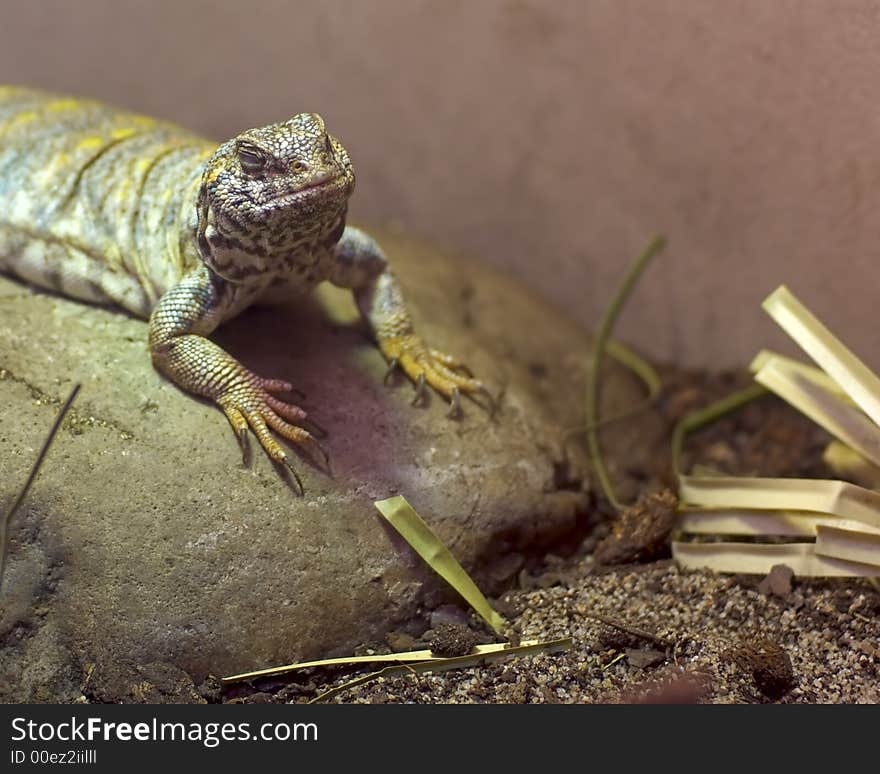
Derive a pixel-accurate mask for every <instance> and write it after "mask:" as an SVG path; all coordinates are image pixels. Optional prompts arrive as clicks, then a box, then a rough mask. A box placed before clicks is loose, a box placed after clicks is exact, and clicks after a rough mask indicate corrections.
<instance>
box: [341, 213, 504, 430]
mask: <svg viewBox="0 0 880 774" xmlns="http://www.w3.org/2000/svg"><path fill="white" fill-rule="evenodd" d="M334 258H335V261H334V265H333V270H332V273H331V276H330V281H331V282H332V283H333V284H334V285H339V286H340V287H346V288H351V289H352V290H353V291H354V297H355V301H356V302H357V305H358V308H359V309H360V312H361V315H362V316H363V318H364V319H365V320H366V322H367V324H368V325H369V326H370V329H371V331H372V332H373V335H374V336H375V339H376V343H377V344H378V346H379V350H380V351H381V352H382V354H383V355H384V356H385V359H386V360H387V361H388V363H389V365H390V367H389V373H390V372H391V370H393V369H394V368H398V367H399V368H401V369H402V370H403V372H404V373H405V374H406V375H407V376H408V377H409V378H410V379H411V380H412V381H413V383H414V384H415V385H416V396H415V399H414V400H413V403H416V402H418V401H419V400H420V399H421V397H422V395H423V393H424V391H425V388H426V386H430V387H433V388H434V389H435V390H437V392H439V393H440V394H441V395H443V396H444V397H445V398H446V399H447V400H448V401H449V403H450V408H449V414H450V415H454V414H457V413H458V411H459V408H460V403H461V395H462V394H466V395H475V394H477V393H480V394H482V395H484V396H485V397H486V399H487V400H488V401H489V402H490V408H491V409H492V410H494V407H495V401H494V398H493V397H492V395H491V393H490V392H489V390H488V389H487V388H486V386H485V385H484V384H483V383H482V382H480V381H478V380H477V379H474V378H473V376H472V375H471V374H470V371H469V370H468V369H467V368H466V367H465V366H464V365H463V364H462V363H461V362H460V361H459V360H457V359H456V358H454V357H452V356H451V355H448V354H446V353H444V352H440V351H439V350H436V349H432V348H430V347H428V346H427V345H426V344H425V342H424V341H423V340H422V338H421V337H420V336H418V335H417V334H416V333H415V331H414V329H413V324H412V320H411V319H410V315H409V312H408V311H407V309H406V304H405V303H404V300H403V292H402V290H401V287H400V283H399V282H398V281H397V278H396V277H395V276H394V274H393V273H392V271H391V270H390V269H389V267H388V263H387V261H386V260H385V255H384V253H383V252H382V249H381V248H380V247H379V245H378V244H377V243H376V241H375V240H374V239H373V238H372V237H370V236H368V235H367V234H365V233H364V232H363V231H361V230H360V229H357V228H354V227H351V226H348V227H346V229H345V231H344V232H343V234H342V238H341V239H340V240H339V242H338V243H337V245H336V247H335V250H334Z"/></svg>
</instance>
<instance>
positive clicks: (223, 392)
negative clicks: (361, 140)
mask: <svg viewBox="0 0 880 774" xmlns="http://www.w3.org/2000/svg"><path fill="white" fill-rule="evenodd" d="M354 184H355V177H354V171H353V167H352V162H351V158H350V157H349V154H348V152H347V151H346V150H345V148H344V147H343V146H342V144H341V143H340V142H339V140H338V139H337V138H336V137H334V136H333V135H331V134H329V133H328V132H327V130H326V128H325V125H324V121H323V119H322V118H321V117H320V116H319V115H318V114H317V113H298V114H296V115H293V116H292V117H291V118H289V119H287V120H284V121H280V122H278V123H273V124H269V125H267V126H262V127H259V128H254V129H248V130H245V131H242V132H241V133H239V134H238V135H236V136H235V137H233V138H232V139H230V140H228V141H226V142H224V143H222V144H220V145H218V144H217V143H216V142H212V141H210V140H208V139H205V138H203V137H201V136H199V135H197V134H195V133H191V132H189V131H187V130H185V129H183V128H181V127H179V126H177V125H175V124H173V123H170V122H166V121H162V120H159V119H154V118H150V117H147V116H143V115H139V114H136V113H132V112H127V111H124V110H121V109H117V108H114V107H111V106H109V105H106V104H104V103H101V102H98V101H95V100H90V99H80V98H74V97H68V96H64V95H59V94H53V93H49V92H44V91H41V90H37V89H32V88H26V87H19V86H0V272H3V273H4V274H8V275H11V276H12V277H14V278H17V279H19V280H21V281H24V282H26V283H30V284H33V285H36V286H39V287H42V288H44V289H48V290H50V291H54V292H57V293H60V294H62V295H64V296H68V297H71V298H75V299H78V300H81V301H86V302H90V303H95V304H102V305H110V306H114V307H118V308H120V309H122V310H125V311H126V312H128V313H130V314H132V315H134V316H136V317H139V318H142V319H145V320H148V321H149V323H148V346H149V350H150V354H151V357H152V362H153V364H154V365H155V367H156V368H157V369H158V370H159V371H160V372H161V373H163V374H164V375H165V376H166V377H167V378H168V379H170V380H171V381H172V382H173V383H175V384H176V385H177V386H178V387H180V388H181V389H183V390H184V391H187V392H190V393H193V394H195V395H198V396H201V397H203V398H206V399H208V400H209V401H213V402H214V403H215V404H217V405H218V406H219V407H220V409H222V411H223V413H224V414H225V415H226V418H227V419H228V420H229V423H230V425H231V426H232V428H233V430H234V431H235V433H236V435H237V437H238V440H239V443H240V444H241V446H242V451H243V453H244V454H245V455H246V453H247V452H246V449H247V440H248V437H249V434H250V433H251V432H252V433H253V434H254V435H255V436H256V438H257V440H258V442H259V444H260V445H261V447H262V448H263V449H264V450H265V452H266V453H267V454H268V456H269V457H270V458H271V459H272V460H273V461H274V462H275V463H278V464H280V465H283V466H285V467H286V468H287V469H289V470H290V472H291V473H292V474H293V476H294V477H295V479H296V481H297V483H298V485H299V488H300V490H301V491H302V482H301V480H300V478H299V476H298V475H297V473H296V470H295V469H294V466H293V464H292V460H291V456H290V454H289V453H288V451H287V450H286V449H285V447H284V446H283V445H282V444H281V443H279V440H278V438H276V435H277V436H281V437H282V438H284V439H287V440H288V441H290V442H292V443H293V444H295V445H298V446H299V447H301V448H302V449H303V450H305V451H307V452H309V453H311V452H319V453H320V454H321V455H322V456H323V458H324V461H325V463H329V457H328V455H327V453H326V452H325V451H324V449H323V447H322V446H321V444H320V443H319V441H318V440H317V438H316V436H318V437H320V435H321V432H320V429H319V428H318V427H317V425H316V424H315V423H313V422H311V420H308V419H307V415H306V412H305V411H304V410H303V409H302V408H301V407H299V406H298V405H296V404H295V403H292V402H290V401H288V400H284V399H282V397H280V396H283V395H284V393H290V392H293V386H292V384H290V383H289V382H287V381H285V380H283V379H274V378H265V377H263V376H260V375H258V374H256V373H254V372H252V371H251V370H249V369H248V368H246V367H245V366H244V365H243V364H242V363H241V362H239V361H238V360H237V359H235V358H234V357H233V356H232V355H230V354H229V353H227V352H226V351H225V350H223V349H222V348H221V347H220V346H218V345H217V344H216V343H214V342H213V341H212V340H211V339H210V338H209V337H210V335H211V334H212V333H213V332H214V331H215V330H216V329H217V328H218V326H220V325H221V324H222V323H224V322H227V321H228V320H230V319H232V318H234V317H235V316H237V315H238V314H240V313H241V312H242V311H243V310H244V309H246V308H247V307H248V306H250V305H251V304H253V303H255V302H258V301H260V302H263V301H268V302H273V301H274V302H277V301H278V300H280V299H287V298H295V297H297V296H301V295H302V294H305V293H307V292H308V291H310V290H311V289H313V288H314V287H315V286H316V285H318V284H319V283H321V282H324V281H329V282H330V283H332V284H334V285H336V286H339V287H342V288H347V289H350V290H351V291H352V293H353V294H354V300H355V302H356V304H357V307H358V309H359V311H360V315H361V317H362V318H363V320H364V321H365V322H366V325H367V327H368V328H369V330H370V331H371V333H372V336H373V338H374V340H375V342H376V344H377V345H378V348H379V350H380V352H381V354H382V355H383V356H384V357H385V359H386V360H387V362H388V364H389V371H388V373H391V372H392V371H393V370H394V369H396V368H399V369H401V370H402V371H403V372H404V373H405V374H406V376H407V377H408V378H409V379H410V380H411V381H412V382H413V383H414V384H415V388H416V392H415V398H414V400H413V403H416V402H417V401H418V400H419V399H420V398H421V397H422V396H423V395H424V393H425V391H426V390H427V388H428V387H431V388H433V389H434V390H436V391H437V392H438V393H440V394H441V395H442V396H444V397H445V398H446V399H447V400H448V401H449V404H450V409H449V412H450V413H451V414H454V413H457V412H458V411H459V406H460V400H461V396H462V395H467V396H469V397H472V398H473V397H475V396H476V395H477V394H482V395H483V396H485V397H486V398H487V400H488V401H489V403H490V404H491V405H492V406H493V407H494V399H493V398H492V395H491V393H490V392H489V390H488V389H487V388H486V386H485V385H484V384H483V383H482V382H480V381H479V380H477V379H476V378H474V376H473V374H472V373H471V372H470V371H469V369H467V368H466V366H464V364H463V363H461V362H460V361H459V360H457V359H456V358H454V357H452V356H451V355H449V354H446V353H444V352H441V351H439V350H436V349H433V348H431V347H429V346H428V345H427V344H426V342H425V341H424V340H423V339H422V338H421V337H420V336H419V335H418V334H417V333H416V331H415V330H414V328H413V323H412V319H411V316H410V314H409V312H408V311H407V307H406V303H405V301H404V296H403V291H402V289H401V285H400V282H399V280H398V279H397V277H396V276H395V274H394V272H393V271H392V269H391V267H390V266H389V264H388V260H387V258H386V256H385V254H384V252H383V250H382V248H381V247H380V245H379V244H378V243H377V242H376V240H374V239H373V238H372V237H370V236H369V234H367V233H366V232H365V231H363V230H361V229H359V228H356V227H354V226H351V225H347V224H346V215H347V210H348V203H349V199H350V196H351V194H352V192H353V190H354ZM310 424H311V432H310V430H309V429H308V428H309V425H310Z"/></svg>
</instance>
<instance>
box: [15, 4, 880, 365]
mask: <svg viewBox="0 0 880 774" xmlns="http://www.w3.org/2000/svg"><path fill="white" fill-rule="evenodd" d="M4 81H5V82H12V83H28V84H33V85H39V86H43V87H48V88H52V89H56V90H62V91H69V92H73V93H79V94H89V95H95V96H98V97H100V98H103V99H106V100H109V101H113V102H116V103H119V104H122V105H125V106H128V107H132V108H136V109H138V110H141V111H143V112H148V113H153V114H157V115H161V116H164V117H168V118H172V119H175V120H177V121H179V122H181V123H183V124H186V125H188V126H190V127H192V128H195V129H198V130H200V131H202V132H205V133H209V134H211V135H215V136H217V137H226V136H228V135H231V134H233V133H235V132H236V131H237V130H239V129H241V128H243V127H245V126H250V125H256V124H260V123H264V122H268V121H271V120H277V119H279V118H281V117H284V116H286V115H287V114H289V113H293V112H298V111H301V110H314V111H318V112H320V113H322V114H323V115H324V117H325V118H326V119H327V123H328V126H329V127H331V129H332V130H333V131H334V132H335V133H336V134H337V135H339V136H340V137H341V138H342V139H343V141H344V142H345V143H346V145H347V146H348V147H349V150H350V151H351V153H352V155H353V157H354V160H355V164H356V169H357V171H358V175H359V190H358V193H357V194H356V199H355V202H354V205H353V214H354V216H355V217H356V218H359V219H365V220H373V221H382V222H387V221H395V222H397V223H399V224H401V225H402V226H404V227H405V228H407V229H408V230H410V231H411V232H413V233H416V234H419V235H422V236H427V237H430V238H431V239H433V240H435V241H436V242H439V243H441V244H444V245H447V246H450V247H454V248H458V249H461V250H463V251H466V252H469V253H471V254H473V255H474V256H477V257H479V258H482V259H485V260H486V261H489V262H491V263H493V264H495V265H496V266H500V267H504V268H506V269H508V270H509V271H511V272H513V273H516V274H517V275H519V276H520V277H522V278H523V279H525V280H526V281H527V282H529V283H531V284H532V285H533V286H534V287H535V288H536V289H537V290H538V291H540V292H541V293H543V294H544V295H546V296H548V297H550V298H551V299H553V300H555V301H556V302H558V303H559V304H560V305H561V306H563V307H565V308H567V309H568V310H570V311H571V313H572V314H573V315H574V316H576V317H577V319H579V320H580V321H581V322H583V323H584V324H585V325H591V324H593V323H594V322H595V321H596V319H597V317H598V315H599V313H600V311H601V308H602V306H603V304H604V303H605V300H606V299H607V295H608V293H609V292H611V291H612V289H613V288H614V287H615V286H616V283H617V281H618V280H619V278H620V275H621V272H622V270H623V267H624V265H625V264H626V262H628V261H629V260H630V258H631V257H632V256H633V255H634V254H635V253H637V252H638V250H639V249H640V248H641V247H642V245H643V244H644V243H645V242H646V241H647V240H648V238H649V237H650V235H651V234H652V233H654V232H655V231H657V230H661V231H663V232H665V233H666V234H667V235H668V236H669V238H670V248H669V249H668V251H667V253H666V254H665V255H664V257H663V258H662V259H661V260H660V262H658V263H657V264H655V266H654V267H653V269H652V270H651V272H650V273H649V274H648V275H647V276H646V277H645V280H644V282H643V286H642V287H641V289H640V290H639V294H638V297H637V299H636V300H635V302H634V303H633V304H632V306H631V307H630V308H629V309H628V310H627V316H626V320H625V323H624V325H623V326H622V332H623V333H624V335H625V336H627V337H628V338H630V339H631V340H633V341H635V342H636V343H638V344H639V345H640V346H642V347H643V348H645V349H646V350H648V351H651V352H653V353H655V354H656V355H658V356H661V357H674V358H679V359H683V360H684V361H686V362H688V363H713V364H718V363H737V362H741V361H743V360H747V359H748V358H749V357H750V356H751V355H752V354H753V352H754V351H755V350H756V349H757V348H759V347H760V346H762V345H765V344H772V343H777V342H779V341H781V337H780V336H778V335H777V334H775V332H774V331H773V326H772V323H770V322H769V320H767V319H766V318H765V316H764V315H763V313H762V312H761V311H760V309H759V306H758V304H759V301H760V299H761V298H762V297H763V296H764V295H765V294H766V293H767V292H769V291H770V290H771V289H773V287H775V285H776V284H778V283H779V282H783V281H785V282H787V283H789V284H790V286H791V287H792V289H793V290H794V291H795V292H796V293H798V294H799V295H800V296H801V297H802V299H803V300H804V301H805V302H807V303H808V304H809V305H810V306H812V307H813V308H814V309H815V310H816V311H817V312H818V313H820V315H822V316H824V317H825V318H826V319H827V320H828V321H829V322H830V323H832V324H833V327H834V329H835V330H837V331H839V332H840V333H841V335H843V336H845V338H846V339H847V341H849V342H850V343H851V344H852V345H853V346H854V347H855V348H856V349H857V351H859V352H860V353H861V354H863V355H864V356H865V358H866V359H867V360H868V361H869V362H870V363H871V364H872V365H874V366H875V367H880V337H878V336H877V335H876V334H875V326H876V322H875V321H874V312H875V310H876V309H877V307H878V306H880V304H878V302H877V300H876V292H877V286H878V284H880V282H878V279H880V267H878V266H877V252H878V228H880V216H878V204H880V0H834V2H832V0H825V1H823V0H772V1H771V0H582V1H581V2H563V1H562V0H553V1H551V0H543V1H541V0H471V2H465V0H417V1H413V2H405V1H404V0H381V1H380V0H375V1H374V2H354V0H350V1H348V2H346V1H344V0H332V1H327V2H292V1H289V2H281V0H275V1H272V0H260V1H258V2H248V0H236V1H235V2H233V1H232V0H215V1H214V2H210V1H208V0H152V1H151V2H134V1H133V0H78V1H75V0H67V1H66V2H61V0H29V1H27V2H26V1H25V0H0V82H4Z"/></svg>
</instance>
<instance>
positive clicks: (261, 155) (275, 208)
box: [198, 113, 354, 282]
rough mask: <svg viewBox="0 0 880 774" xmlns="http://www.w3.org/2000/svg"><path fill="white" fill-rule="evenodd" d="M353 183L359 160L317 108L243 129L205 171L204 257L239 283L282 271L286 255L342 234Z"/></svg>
mask: <svg viewBox="0 0 880 774" xmlns="http://www.w3.org/2000/svg"><path fill="white" fill-rule="evenodd" d="M353 189H354V172H353V170H352V165H351V159H350V158H349V156H348V153H347V152H346V150H345V148H343V147H342V145H341V144H340V143H339V141H338V140H337V139H336V138H335V137H333V136H332V135H330V134H328V133H327V131H326V130H325V128H324V121H323V120H322V119H321V117H320V116H319V115H317V114H316V113H300V114H299V115H296V116H294V117H293V118H291V119H290V120H288V121H284V122H282V123H277V124H270V125H269V126H264V127H261V128H259V129H249V130H248V131H245V132H242V133H241V134H239V135H238V136H237V137H235V138H233V139H231V140H229V141H228V142H225V143H223V145H221V146H220V147H219V148H218V149H217V150H216V151H215V153H214V154H213V156H211V158H210V159H209V160H208V163H207V165H206V167H205V170H204V173H203V175H202V183H201V188H200V191H199V204H198V242H199V250H200V252H201V254H202V259H203V260H204V261H205V262H206V263H207V264H208V265H209V266H210V267H211V268H212V269H213V270H214V271H215V272H216V273H217V274H219V275H220V276H221V277H223V278H225V279H227V280H230V281H233V282H241V281H244V280H245V279H246V278H247V277H248V276H250V275H253V274H259V273H264V272H275V271H279V270H281V268H280V267H279V266H277V265H276V263H277V261H278V259H279V256H284V257H286V258H287V259H288V264H289V257H290V256H296V255H297V253H298V252H300V251H304V252H305V253H308V252H309V251H310V250H311V251H314V249H315V247H316V246H320V245H326V246H329V245H331V244H333V243H335V242H336V240H338V239H339V236H340V235H341V234H342V229H343V228H344V226H345V214H346V208H347V204H348V198H349V196H350V195H351V192H352V190H353ZM273 258H274V259H275V261H274V262H273Z"/></svg>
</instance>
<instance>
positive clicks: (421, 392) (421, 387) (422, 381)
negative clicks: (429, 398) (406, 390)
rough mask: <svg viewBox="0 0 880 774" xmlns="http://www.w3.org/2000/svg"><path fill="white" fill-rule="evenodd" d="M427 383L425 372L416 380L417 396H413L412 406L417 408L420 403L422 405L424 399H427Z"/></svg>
mask: <svg viewBox="0 0 880 774" xmlns="http://www.w3.org/2000/svg"><path fill="white" fill-rule="evenodd" d="M426 383H427V380H426V378H425V372H424V371H422V372H421V373H420V374H419V375H418V378H417V379H416V394H415V395H414V396H413V399H412V402H411V403H410V405H411V406H417V405H418V404H419V403H421V401H422V399H423V398H424V397H425V385H426Z"/></svg>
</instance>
